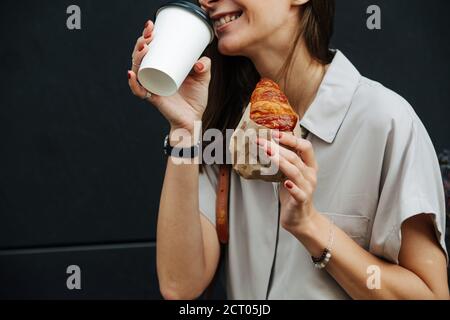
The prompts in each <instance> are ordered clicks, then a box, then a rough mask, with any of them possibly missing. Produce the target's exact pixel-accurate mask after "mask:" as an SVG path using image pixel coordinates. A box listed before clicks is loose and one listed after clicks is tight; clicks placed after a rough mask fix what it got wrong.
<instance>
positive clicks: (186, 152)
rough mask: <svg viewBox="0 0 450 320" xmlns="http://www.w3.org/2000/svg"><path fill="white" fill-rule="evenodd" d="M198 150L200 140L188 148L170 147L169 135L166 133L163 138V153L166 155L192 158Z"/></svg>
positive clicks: (196, 154)
mask: <svg viewBox="0 0 450 320" xmlns="http://www.w3.org/2000/svg"><path fill="white" fill-rule="evenodd" d="M199 150H200V141H199V142H198V143H197V144H196V145H193V146H192V147H188V148H177V147H172V146H171V145H170V139H169V135H166V137H165V139H164V154H165V155H166V156H167V157H169V156H170V157H176V158H187V159H193V158H195V157H197V156H198V154H199Z"/></svg>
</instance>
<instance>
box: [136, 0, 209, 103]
mask: <svg viewBox="0 0 450 320" xmlns="http://www.w3.org/2000/svg"><path fill="white" fill-rule="evenodd" d="M153 32H154V38H153V40H152V42H151V43H150V45H149V51H148V53H147V54H146V55H145V57H144V59H143V60H142V62H141V66H140V68H139V72H138V79H139V82H140V83H141V84H142V86H143V87H144V88H146V89H147V90H148V91H150V92H151V93H154V94H157V95H160V96H171V95H173V94H175V93H176V92H177V91H178V89H179V88H180V86H181V84H182V83H183V81H184V80H185V79H186V77H187V76H188V74H189V72H190V71H191V69H192V68H193V66H194V65H195V63H196V62H197V61H198V59H199V58H200V56H201V54H202V53H203V51H204V50H205V49H206V47H207V46H208V45H209V44H210V43H211V42H212V40H213V39H214V30H213V27H212V25H211V22H210V20H209V17H208V15H207V13H206V12H205V11H204V10H202V9H201V8H200V7H198V6H196V5H194V4H192V3H190V2H187V1H177V2H172V3H169V4H167V5H165V6H163V7H161V8H160V9H159V10H158V12H157V14H156V21H155V26H154V31H153Z"/></svg>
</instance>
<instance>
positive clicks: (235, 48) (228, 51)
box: [218, 36, 244, 56]
mask: <svg viewBox="0 0 450 320" xmlns="http://www.w3.org/2000/svg"><path fill="white" fill-rule="evenodd" d="M228 38H229V39H228ZM242 48H244V46H243V44H242V42H241V41H239V40H238V39H232V38H231V37H226V36H225V37H224V38H222V39H220V40H219V42H218V49H219V52H220V53H221V54H223V55H225V56H240V55H242V52H243V50H242Z"/></svg>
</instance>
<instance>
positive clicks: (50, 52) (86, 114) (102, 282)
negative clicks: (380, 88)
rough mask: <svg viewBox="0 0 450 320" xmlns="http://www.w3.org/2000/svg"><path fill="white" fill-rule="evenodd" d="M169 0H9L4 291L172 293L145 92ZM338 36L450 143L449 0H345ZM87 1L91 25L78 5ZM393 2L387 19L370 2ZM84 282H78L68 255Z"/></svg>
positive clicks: (3, 122) (1, 82) (2, 199)
mask: <svg viewBox="0 0 450 320" xmlns="http://www.w3.org/2000/svg"><path fill="white" fill-rule="evenodd" d="M165 2H167V1H161V0H159V1H155V0H151V1H142V0H139V1H138V0H133V1H130V0H127V1H118V0H115V1H92V0H91V1H89V0H82V1H50V0H45V1H44V0H42V1H31V0H28V1H18V0H15V1H11V0H7V1H2V3H1V5H0V6H1V10H0V41H1V44H0V74H1V77H0V90H1V94H0V298H67V299H72V298H144V299H147V298H160V295H159V292H158V287H157V280H156V272H155V245H154V241H155V225H156V213H157V208H158V202H159V194H160V190H161V185H162V179H163V175H164V168H165V160H164V157H163V155H162V151H161V147H162V139H163V137H164V135H165V134H166V132H167V129H168V127H167V124H166V123H165V120H164V119H163V118H162V117H161V116H160V115H159V113H158V112H157V111H156V110H155V109H154V108H152V107H151V106H149V105H147V104H146V103H144V102H142V101H139V100H137V99H136V98H135V97H133V96H132V95H131V94H130V92H129V89H128V84H127V78H126V71H127V70H128V68H129V65H130V55H131V50H132V48H133V46H134V42H135V39H136V38H137V37H138V35H139V34H140V33H141V32H142V28H143V24H144V22H145V21H146V19H147V18H149V17H153V14H154V11H155V8H157V7H159V5H161V4H162V3H165ZM337 2H338V11H337V18H336V35H335V37H334V40H333V46H334V47H336V48H339V49H341V50H342V51H343V52H344V53H345V54H346V55H347V56H348V57H349V58H350V59H351V60H352V61H353V62H354V64H355V65H356V66H357V67H358V68H359V70H360V71H361V73H363V74H364V75H366V76H368V77H370V78H373V79H376V80H379V81H380V82H382V83H383V84H385V85H386V86H388V87H390V88H391V89H393V90H395V91H397V92H399V93H400V94H401V95H403V96H404V97H405V98H406V99H407V100H408V101H409V102H410V103H411V104H412V105H413V106H414V108H415V110H416V112H417V113H418V114H419V116H420V117H421V119H422V120H423V122H424V124H425V126H426V127H427V128H428V130H429V133H430V136H431V138H432V140H433V142H434V143H435V146H436V149H437V150H441V149H443V148H445V147H447V148H448V147H449V144H450V141H449V132H448V127H449V126H448V123H449V121H448V115H449V112H448V101H449V99H450V90H449V89H450V87H449V80H448V75H449V71H450V70H449V64H448V61H447V57H448V56H449V55H450V44H449V41H448V39H449V38H450V32H449V31H448V22H447V15H448V12H449V10H448V9H450V5H449V2H448V1H445V0H434V1H428V2H425V1H419V0H414V1H412V0H408V1H407V0H396V1H392V0H389V1H388V0H379V1H373V2H372V1H365V0H364V1H361V0H351V1H350V0H345V1H343V0H338V1H337ZM71 4H77V5H79V6H80V7H81V9H82V30H80V31H69V30H67V28H66V18H67V15H66V8H67V7H68V6H69V5H71ZM370 4H377V5H379V6H380V7H381V9H382V30H379V31H369V30H368V29H367V28H366V18H367V15H366V9H367V7H368V6H369V5H370ZM71 264H76V265H79V266H80V267H81V270H82V290H81V291H76V290H75V291H69V290H67V288H66V277H67V276H68V275H67V274H66V268H67V266H69V265H71Z"/></svg>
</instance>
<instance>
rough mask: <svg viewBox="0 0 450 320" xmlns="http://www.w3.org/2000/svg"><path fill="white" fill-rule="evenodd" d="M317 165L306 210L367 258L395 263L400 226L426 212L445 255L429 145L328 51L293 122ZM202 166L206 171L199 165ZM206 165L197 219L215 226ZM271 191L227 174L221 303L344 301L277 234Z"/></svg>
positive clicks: (287, 238) (300, 250)
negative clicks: (304, 133)
mask: <svg viewBox="0 0 450 320" xmlns="http://www.w3.org/2000/svg"><path fill="white" fill-rule="evenodd" d="M300 125H301V126H302V127H304V128H306V129H307V130H308V131H309V132H310V134H309V135H308V140H310V141H311V143H312V145H313V148H314V152H315V155H316V159H317V162H318V164H319V173H318V183H317V189H316V191H315V193H314V204H315V206H316V208H317V209H318V210H319V211H320V212H322V213H323V214H325V215H328V216H329V217H330V218H332V220H333V221H334V223H335V224H336V225H337V226H338V227H340V228H341V229H342V230H344V231H345V232H346V233H347V234H348V235H349V236H350V237H352V238H353V239H354V240H355V241H356V242H357V243H358V244H359V245H361V246H362V247H363V248H365V249H366V250H368V251H370V252H371V253H373V254H375V255H377V256H379V257H382V258H385V259H387V260H389V261H391V262H393V263H398V254H399V250H400V244H401V238H400V236H401V233H400V227H401V224H402V222H403V221H405V220H406V219H408V218H409V217H411V216H413V215H416V214H420V213H432V214H433V215H434V222H435V228H436V234H437V236H438V239H439V241H440V244H441V245H442V247H443V248H444V250H445V243H444V230H445V201H444V190H443V184H442V178H441V174H440V169H439V164H438V160H437V156H436V153H435V150H434V148H433V144H432V142H431V140H430V138H429V135H428V133H427V131H426V129H425V128H424V126H423V124H422V122H421V121H420V119H419V118H418V117H417V115H416V113H415V112H414V110H413V109H412V107H411V106H410V105H409V104H408V102H406V101H405V100H404V99H403V98H402V97H400V96H399V95H397V94H396V93H394V92H392V91H390V90H389V89H386V88H385V87H383V86H382V85H381V84H379V83H377V82H374V81H372V80H369V79H367V78H365V77H363V76H361V75H360V74H359V72H358V71H357V70H356V69H355V67H354V66H353V65H352V64H351V63H350V61H349V60H347V58H346V57H345V56H344V55H343V54H342V53H341V52H340V51H336V54H335V57H334V59H333V61H332V63H331V65H330V67H329V69H328V71H327V73H326V75H325V78H324V80H323V82H322V84H321V86H320V88H319V91H318V94H317V96H316V98H315V100H314V102H313V103H312V105H311V106H310V108H309V109H308V111H307V112H306V114H305V116H304V117H303V119H302V120H301V122H300ZM205 167H206V166H205ZM217 172H218V168H217V167H216V166H208V167H206V170H205V171H204V173H202V174H201V175H200V187H199V188H200V196H199V200H200V211H201V212H202V214H204V215H205V216H206V217H207V218H208V219H209V220H210V221H211V222H212V223H213V224H215V199H216V191H215V190H216V185H217ZM278 186H279V185H278V184H276V183H267V182H262V181H254V180H245V179H243V178H241V177H240V176H238V175H237V174H236V173H234V172H233V173H232V176H231V189H230V213H229V215H230V216H229V217H230V241H229V245H228V250H227V254H226V260H225V263H226V265H225V269H226V288H227V294H228V298H229V299H266V298H268V299H348V298H349V296H348V295H347V294H346V293H345V292H344V290H343V289H342V288H341V287H340V286H339V284H338V283H337V282H336V281H335V280H334V279H333V278H332V277H331V276H330V275H329V274H328V273H327V272H326V271H324V270H318V269H315V268H314V266H313V264H312V262H311V256H310V254H309V253H308V251H307V250H306V249H305V248H304V247H303V245H302V244H301V243H300V242H299V241H298V240H297V239H296V238H295V237H294V236H292V235H291V234H290V233H288V232H287V231H285V230H284V229H283V228H281V227H280V226H279V208H278V203H279V202H278Z"/></svg>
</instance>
